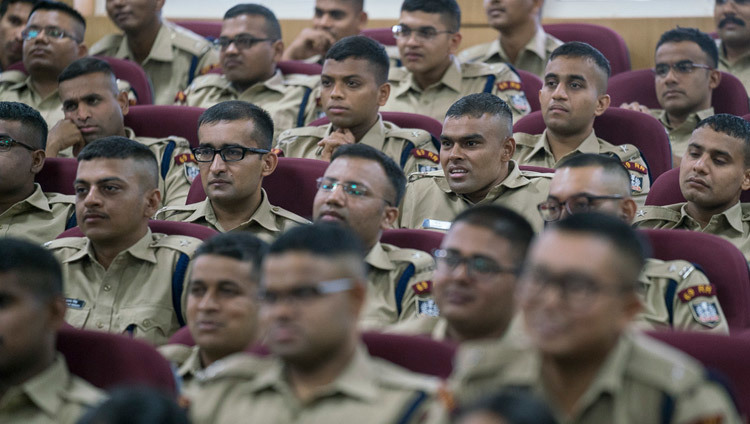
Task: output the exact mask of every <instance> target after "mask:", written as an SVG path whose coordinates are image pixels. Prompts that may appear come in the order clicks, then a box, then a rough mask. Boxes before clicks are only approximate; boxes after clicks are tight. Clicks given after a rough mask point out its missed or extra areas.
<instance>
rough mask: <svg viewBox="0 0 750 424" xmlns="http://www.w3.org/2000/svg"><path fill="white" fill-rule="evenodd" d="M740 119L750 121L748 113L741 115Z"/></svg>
mask: <svg viewBox="0 0 750 424" xmlns="http://www.w3.org/2000/svg"><path fill="white" fill-rule="evenodd" d="M742 119H744V120H745V121H748V122H750V114H747V115H745V116H743V117H742Z"/></svg>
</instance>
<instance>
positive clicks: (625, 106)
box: [620, 102, 649, 113]
mask: <svg viewBox="0 0 750 424" xmlns="http://www.w3.org/2000/svg"><path fill="white" fill-rule="evenodd" d="M620 107H621V108H622V109H628V110H634V111H636V112H643V113H649V110H648V108H647V107H646V106H643V105H642V104H640V103H638V102H633V103H623V104H621V105H620Z"/></svg>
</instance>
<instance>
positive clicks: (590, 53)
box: [549, 41, 612, 83]
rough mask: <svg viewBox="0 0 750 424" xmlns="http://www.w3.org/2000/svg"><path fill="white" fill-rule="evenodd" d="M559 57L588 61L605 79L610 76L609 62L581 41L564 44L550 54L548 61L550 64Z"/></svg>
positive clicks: (592, 47)
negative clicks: (592, 63) (602, 73)
mask: <svg viewBox="0 0 750 424" xmlns="http://www.w3.org/2000/svg"><path fill="white" fill-rule="evenodd" d="M559 56H562V57H579V58H584V59H588V60H590V61H592V62H594V65H596V67H597V68H599V69H600V70H601V71H602V72H604V73H605V74H606V75H607V78H609V77H610V76H611V75H612V67H611V66H610V65H609V60H607V58H606V57H604V55H603V54H602V52H600V51H599V50H597V49H596V47H594V46H592V45H591V44H588V43H584V42H581V41H570V42H567V43H564V44H562V45H560V46H559V47H557V48H556V49H555V50H552V53H551V54H550V55H549V61H550V62H551V61H553V60H554V59H555V58H557V57H559ZM605 83H606V81H605Z"/></svg>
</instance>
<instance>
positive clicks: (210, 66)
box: [200, 63, 221, 75]
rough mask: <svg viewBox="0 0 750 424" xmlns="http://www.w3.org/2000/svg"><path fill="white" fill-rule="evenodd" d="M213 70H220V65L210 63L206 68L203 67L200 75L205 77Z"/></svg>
mask: <svg viewBox="0 0 750 424" xmlns="http://www.w3.org/2000/svg"><path fill="white" fill-rule="evenodd" d="M214 69H221V64H220V63H212V64H210V65H208V66H204V67H203V68H202V69H201V70H200V75H206V74H208V73H209V72H211V71H213V70H214Z"/></svg>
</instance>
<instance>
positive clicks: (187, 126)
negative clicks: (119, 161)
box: [125, 105, 205, 147]
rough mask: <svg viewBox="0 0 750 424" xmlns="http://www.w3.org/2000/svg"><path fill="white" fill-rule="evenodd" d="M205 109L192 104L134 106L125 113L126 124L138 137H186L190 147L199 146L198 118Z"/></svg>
mask: <svg viewBox="0 0 750 424" xmlns="http://www.w3.org/2000/svg"><path fill="white" fill-rule="evenodd" d="M204 110H205V109H203V108H200V107H192V106H172V105H150V106H133V107H131V108H130V111H129V112H128V114H127V115H125V126H127V127H130V128H132V129H133V131H135V135H136V136H138V137H155V138H164V137H170V136H178V137H183V138H186V139H187V140H188V141H189V142H190V147H198V118H199V117H200V116H201V114H202V113H203V111H204Z"/></svg>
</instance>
